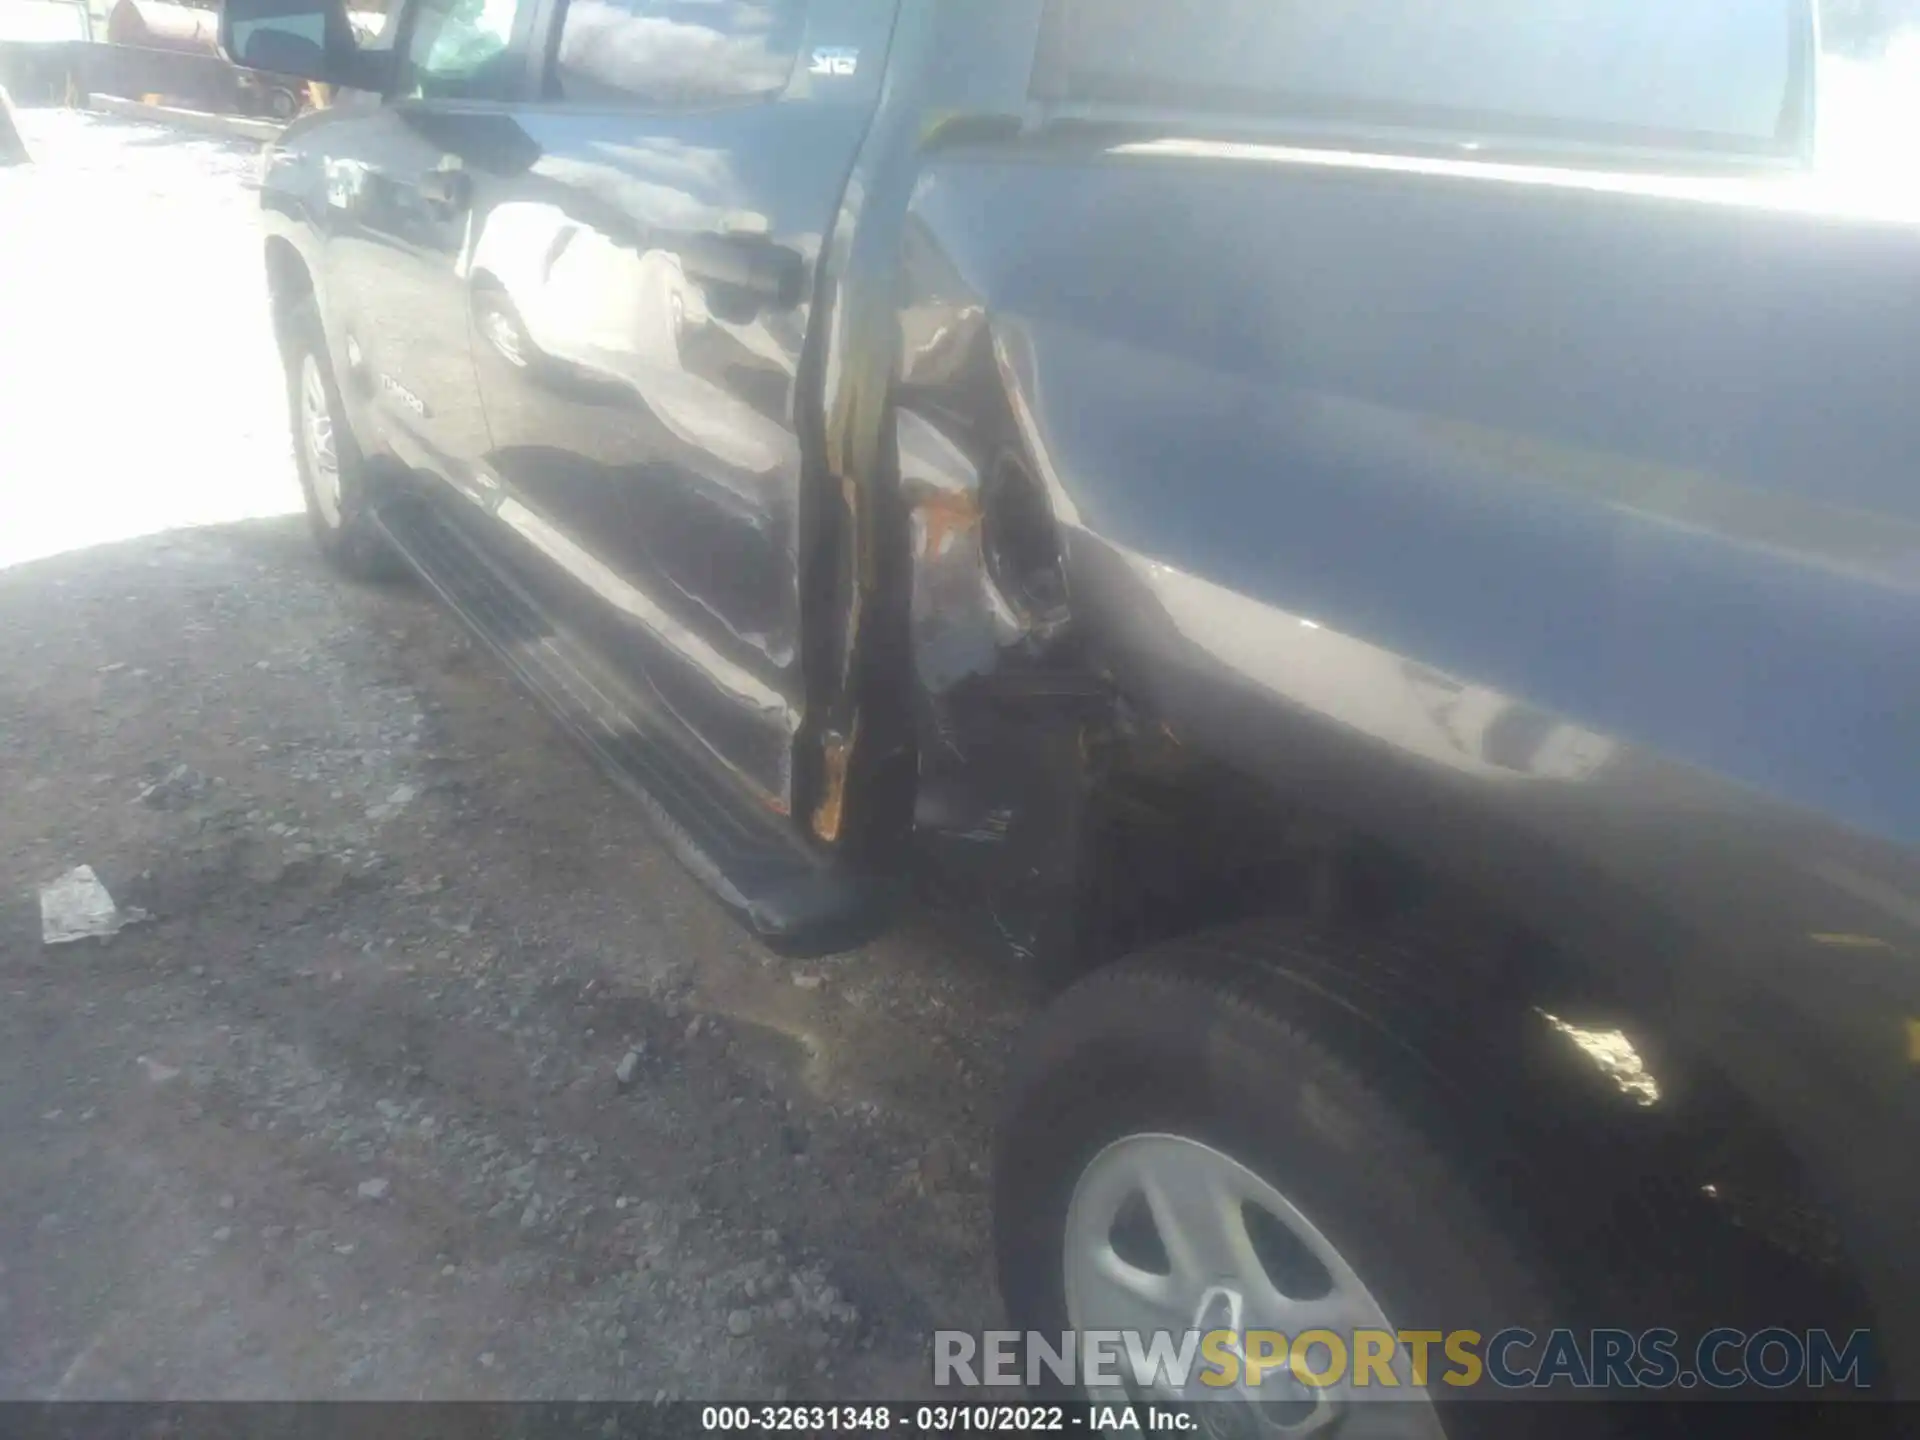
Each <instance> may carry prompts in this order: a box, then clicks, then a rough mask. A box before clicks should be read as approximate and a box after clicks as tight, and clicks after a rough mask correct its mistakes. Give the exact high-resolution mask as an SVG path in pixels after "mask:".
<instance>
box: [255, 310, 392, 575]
mask: <svg viewBox="0 0 1920 1440" xmlns="http://www.w3.org/2000/svg"><path fill="white" fill-rule="evenodd" d="M282 334H283V337H284V341H285V348H284V353H285V358H286V370H287V408H288V413H289V416H290V418H291V421H292V429H293V454H294V463H295V466H296V468H297V469H298V471H299V475H300V490H301V493H302V495H304V496H305V498H306V503H307V523H308V525H309V526H310V527H311V529H312V530H313V538H314V543H315V544H316V545H318V546H319V547H320V553H321V555H323V556H324V557H325V558H326V560H327V562H328V564H330V565H332V566H333V567H334V569H336V570H338V571H339V572H340V573H341V574H343V575H346V576H349V577H351V578H352V579H355V580H391V579H395V578H398V577H399V576H400V575H401V574H403V573H404V569H405V567H404V566H403V564H402V563H401V560H400V558H399V556H398V555H396V554H395V553H394V551H393V548H392V546H391V545H389V544H388V543H387V540H386V537H385V536H384V535H382V534H381V533H380V529H379V526H378V525H377V524H376V523H375V521H374V518H373V502H374V499H375V488H374V478H373V474H372V470H371V467H369V465H368V464H367V461H366V458H365V456H364V455H362V453H361V451H360V447H359V444H358V443H357V442H356V441H355V439H354V436H353V428H352V425H351V423H350V422H349V421H348V419H347V412H346V407H345V405H344V404H343V403H342V402H341V398H340V385H339V382H338V380H337V379H336V378H335V375H334V369H333V360H332V358H331V356H330V355H329V354H328V351H327V341H326V334H325V331H324V330H323V329H322V327H321V324H320V315H319V312H318V311H317V310H316V309H315V308H314V305H313V302H312V301H311V300H304V301H302V302H300V303H299V304H298V305H297V306H295V307H294V308H293V310H292V311H291V312H290V313H289V314H288V316H287V318H286V322H285V326H284V329H283V332H282Z"/></svg>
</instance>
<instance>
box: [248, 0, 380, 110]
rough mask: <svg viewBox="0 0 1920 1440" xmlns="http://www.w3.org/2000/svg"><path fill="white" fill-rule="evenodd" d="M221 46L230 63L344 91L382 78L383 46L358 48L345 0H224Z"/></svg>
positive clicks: (366, 87) (372, 85)
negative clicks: (315, 81)
mask: <svg viewBox="0 0 1920 1440" xmlns="http://www.w3.org/2000/svg"><path fill="white" fill-rule="evenodd" d="M220 48H221V49H222V50H223V51H225V52H226V56H227V58H228V59H229V60H231V61H233V63H234V64H236V65H240V66H244V67H245V68H246V69H249V70H265V71H269V72H271V73H272V74H275V75H292V76H295V77H297V78H299V79H302V80H318V81H320V82H321V83H323V84H327V85H338V86H340V87H341V88H343V89H348V90H379V89H382V88H384V86H385V83H386V69H387V62H389V61H390V60H391V59H392V56H391V53H390V52H386V51H367V50H362V49H361V48H360V47H359V45H358V44H357V43H356V42H355V40H354V34H353V26H352V24H351V23H350V22H349V21H348V19H347V7H346V5H345V3H344V0H225V3H223V4H222V5H221V7H220Z"/></svg>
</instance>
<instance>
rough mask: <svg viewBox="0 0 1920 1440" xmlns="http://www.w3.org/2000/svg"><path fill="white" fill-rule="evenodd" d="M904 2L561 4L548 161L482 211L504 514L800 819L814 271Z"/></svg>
mask: <svg viewBox="0 0 1920 1440" xmlns="http://www.w3.org/2000/svg"><path fill="white" fill-rule="evenodd" d="M893 10H894V0H725V3H720V0H560V3H559V5H558V6H557V8H556V14H555V18H554V20H553V25H554V26H555V27H556V28H557V34H554V35H553V36H552V37H551V39H550V41H549V45H548V49H549V53H550V54H551V56H552V60H551V64H550V66H549V68H548V73H547V74H546V76H545V78H544V86H543V94H544V98H543V100H542V102H541V103H540V104H538V105H535V106H531V107H527V108H526V109H524V110H522V111H521V112H519V118H520V121H521V125H522V127H523V128H524V130H525V132H526V134H527V135H528V136H529V137H530V138H531V139H532V140H533V142H534V144H535V145H536V147H537V149H538V152H539V158H538V160H537V161H535V162H534V164H533V165H532V166H531V168H530V169H529V171H528V172H527V173H526V175H525V176H524V177H523V179H522V181H521V183H519V184H518V185H517V186H515V187H510V188H509V189H508V190H506V191H503V192H502V196H501V201H500V203H499V204H497V205H494V206H491V207H489V208H488V210H487V212H486V213H485V214H484V215H483V216H481V217H480V219H479V222H478V228H477V230H476V233H475V235H474V237H473V245H472V251H471V266H472V285H473V290H474V302H473V303H474V306H475V310H476V315H477V316H478V325H477V339H476V344H475V366H476V370H477V372H478V374H479V377H480V386H481V391H482V394H483V395H484V397H485V404H486V412H487V420H488V428H489V432H490V435H491V437H492V447H491V449H490V450H489V452H488V468H489V470H490V472H491V473H492V474H493V475H494V476H496V477H498V479H499V481H500V483H501V484H502V485H503V486H504V488H505V491H506V493H507V495H508V497H509V503H508V506H507V508H506V509H505V511H504V513H503V518H505V519H506V520H507V522H508V526H509V528H511V529H512V530H513V531H515V532H516V533H517V535H518V539H519V541H520V542H522V545H523V548H524V549H525V551H526V553H527V554H528V555H529V557H530V558H531V561H532V563H534V564H535V565H537V566H539V567H543V568H544V569H545V570H546V572H547V573H548V576H549V578H550V579H552V580H555V581H556V582H557V583H558V584H560V585H561V586H562V587H563V589H565V590H566V591H567V592H568V593H569V594H571V595H572V596H573V597H574V598H575V599H576V600H577V601H578V602H579V603H580V604H582V605H583V607H584V609H585V611H586V612H587V613H590V614H592V615H593V616H594V617H595V619H594V623H593V625H592V627H591V629H592V632H593V635H594V636H595V637H596V639H597V641H598V643H599V645H600V647H601V648H602V649H603V650H604V651H605V652H606V655H607V658H608V659H609V660H611V661H612V662H613V663H614V664H615V665H616V666H617V667H619V668H620V669H622V670H623V671H625V672H626V673H628V674H630V675H632V676H634V677H635V678H636V679H640V680H644V683H645V685H646V687H647V688H648V689H649V690H650V691H651V692H652V694H653V696H654V697H656V698H657V700H658V701H659V702H661V703H662V704H663V705H664V707H665V708H666V709H667V710H668V711H670V712H671V714H672V716H674V717H675V718H677V719H678V721H679V722H681V724H682V725H684V727H685V728H686V729H687V730H688V731H690V732H691V733H692V735H693V736H694V737H696V738H697V739H698V740H699V741H700V742H701V743H702V744H703V745H704V746H705V748H706V749H707V750H708V751H709V752H710V753H711V754H712V755H713V756H714V757H715V758H716V759H717V760H718V761H719V762H721V764H722V765H723V766H724V767H725V769H727V770H728V771H730V772H731V773H732V774H733V776H734V777H735V778H736V779H738V780H740V781H741V782H743V783H744V784H745V786H746V787H747V789H748V790H749V791H750V792H751V793H752V794H753V795H754V796H755V797H757V798H758V799H759V800H760V802H761V803H762V804H763V805H765V806H766V807H768V808H769V809H772V810H775V811H778V812H787V811H788V810H789V809H790V806H791V804H792V798H793V797H792V787H791V772H790V764H791V756H792V750H793V744H794V740H795V735H796V732H797V729H798V727H799V724H800V720H801V716H802V710H803V700H804V691H803V686H802V675H801V664H800V655H801V643H800V641H801V636H800V576H801V553H800V551H801V543H802V533H801V509H802V504H801V502H802V484H803V479H804V475H803V471H804V464H803V456H802V446H801V442H800V430H799V428H798V427H799V426H800V424H801V423H802V415H803V408H804V406H805V404H806V403H807V400H808V398H809V397H808V395H807V394H806V392H805V390H804V389H803V387H801V386H800V385H799V384H798V382H797V376H798V374H799V371H800V367H801V361H802V353H803V349H804V346H805V341H806V336H807V327H808V318H809V315H810V312H811V309H812V304H813V299H814V287H815V276H816V267H817V266H818V264H819V261H820V258H821V252H822V248H823V245H824V243H825V240H826V237H827V236H828V235H829V234H830V233H831V230H832V226H833V223H834V219H835V216H836V213H837V211H838V208H839V205H840V199H841V191H842V187H843V186H844V184H845V182H846V178H847V175H848V173H849V171H850V170H851V169H852V166H853V162H854V158H855V154H856V151H857V150H858V148H859V146H860V144H861V142H862V140H863V139H864V137H865V135H866V131H867V127H868V123H869V121H870V119H871V116H872V112H873V107H874V105H875V103H876V99H877V96H878V92H879V81H880V76H881V72H882V70H883V69H884V65H885V60H886V47H887V43H888V40H889V38H890V36H891V31H892V23H893Z"/></svg>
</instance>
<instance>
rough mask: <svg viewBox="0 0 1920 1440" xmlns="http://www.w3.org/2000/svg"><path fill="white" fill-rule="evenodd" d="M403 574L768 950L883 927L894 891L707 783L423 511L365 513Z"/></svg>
mask: <svg viewBox="0 0 1920 1440" xmlns="http://www.w3.org/2000/svg"><path fill="white" fill-rule="evenodd" d="M376 518H377V520H378V522H379V524H380V528H381V529H382V530H383V531H385V532H386V535H387V537H388V539H390V540H391V541H392V542H393V545H394V548H395V549H397V550H398V551H399V552H400V553H401V555H402V556H404V557H405V559H406V560H407V562H408V563H409V564H410V565H412V566H413V568H414V569H415V570H417V571H418V572H419V573H420V575H421V577H422V578H423V579H424V580H425V581H426V582H427V584H428V585H429V586H431V587H432V588H433V589H434V590H435V591H436V592H438V594H439V595H440V597H441V598H442V599H443V600H445V601H446V602H447V604H448V605H449V606H451V607H452V609H453V611H454V613H455V614H456V615H458V616H459V617H460V618H461V619H462V620H463V621H465V622H466V624H467V625H468V626H469V627H470V628H471V629H472V630H473V632H474V633H475V634H476V635H477V636H479V638H480V639H481V640H483V641H485V642H486V644H487V645H488V647H489V648H490V649H492V650H493V652H494V653H495V654H497V655H498V656H499V657H500V658H501V659H502V660H503V661H505V662H506V665H507V668H508V669H509V670H511V671H512V672H513V675H514V677H515V678H516V679H517V680H518V681H519V682H520V683H521V685H522V686H524V687H525V688H526V689H527V690H528V691H529V692H530V693H531V694H532V695H533V697H534V698H535V699H536V700H538V701H540V703H541V704H543V705H545V706H546V707H547V709H548V710H550V711H552V712H553V714H554V715H555V716H556V717H557V718H558V719H559V720H560V721H561V723H562V724H563V725H565V727H566V728H567V730H568V731H570V732H571V733H572V734H573V735H574V737H575V738H576V739H578V740H580V741H582V742H583V743H584V744H585V745H586V747H587V749H588V751H589V752H591V753H592V755H593V756H594V757H595V758H596V759H597V760H598V761H599V762H600V763H601V765H602V766H603V767H604V768H605V769H606V770H607V772H608V774H609V775H610V776H611V777H612V778H613V779H614V780H615V781H616V782H617V783H618V784H619V785H620V786H621V787H622V788H623V789H625V790H626V791H627V792H628V793H629V794H631V795H632V796H633V797H634V798H635V799H637V800H638V801H639V802H640V804H641V807H642V808H643V809H644V810H645V811H646V813H647V816H648V818H649V819H651V820H652V821H653V823H654V826H655V828H656V829H657V830H658V831H659V834H660V837H661V839H662V840H663V841H665V843H666V845H667V848H668V849H670V850H671V851H673V853H674V854H675V855H676V856H677V857H678V858H679V860H680V861H681V862H682V863H683V864H684V865H686V867H687V868H688V869H689V870H691V871H692V872H693V873H694V875H695V877H696V878H698V879H699V880H700V881H701V882H702V883H704V884H705V885H706V886H707V887H708V889H710V890H712V891H713V893H714V894H715V896H716V897H718V899H719V900H720V902H721V903H722V904H723V905H725V906H726V907H727V909H728V910H730V911H731V912H732V913H733V914H734V916H735V917H736V918H737V919H739V920H740V921H741V922H742V923H744V924H745V925H746V926H747V928H748V929H750V930H751V931H752V932H753V933H754V934H755V935H756V936H758V937H759V938H760V939H761V940H762V941H763V942H765V943H766V944H767V945H768V946H770V947H771V948H773V949H775V950H778V951H780V952H782V953H783V954H788V955H821V954H827V953H830V952H833V951H836V950H846V949H851V948H853V947H854V946H856V945H860V944H863V943H864V942H865V941H867V940H868V939H871V938H872V937H873V936H874V935H875V934H877V933H879V931H880V930H881V929H882V928H884V926H885V923H886V919H887V917H888V915H889V914H890V912H891V910H892V908H893V907H892V905H891V903H890V901H891V900H892V898H893V887H892V886H891V885H889V884H888V883H887V882H885V881H884V880H883V879H881V878H879V877H874V876H867V875H860V874H855V873H853V872H852V871H851V870H850V869H849V868H847V867H845V866H843V865H839V864H836V863H835V862H833V861H832V860H829V859H826V858H824V857H822V856H821V855H820V854H818V853H817V852H815V851H813V850H810V849H809V848H808V847H807V845H806V844H805V842H804V841H802V840H801V839H800V838H799V836H798V835H796V834H795V833H794V832H793V830H792V829H791V827H790V825H789V822H788V821H787V819H786V817H784V816H780V815H774V814H771V813H769V812H767V811H764V810H761V809H759V808H757V807H756V806H755V805H754V804H753V803H752V801H751V800H749V799H748V798H747V797H746V796H745V795H744V794H743V793H742V792H741V790H740V787H739V786H738V785H736V784H734V783H733V782H731V781H729V780H728V779H727V778H726V777H725V776H724V775H722V774H719V773H717V767H716V766H715V764H714V762H712V761H711V760H709V759H707V758H705V757H704V756H702V755H701V754H700V753H699V752H698V751H697V749H696V748H695V747H696V746H697V745H698V742H697V741H696V740H695V739H694V738H693V737H692V736H690V735H688V734H686V732H685V729H684V727H683V726H682V725H681V724H680V722H679V720H678V719H677V718H676V717H674V716H673V715H672V714H671V713H669V712H666V711H664V710H663V709H662V708H661V707H660V706H658V705H657V704H655V703H653V702H652V701H651V700H650V699H649V698H648V697H645V696H642V695H640V694H638V693H636V691H635V688H634V687H633V686H632V685H631V684H629V683H627V682H626V681H624V680H622V679H621V678H620V677H619V676H618V675H616V674H614V673H613V672H612V671H611V670H609V668H608V667H607V666H606V665H605V664H603V663H602V662H601V661H599V660H598V659H597V658H596V657H595V656H593V655H592V654H591V653H590V652H589V650H588V649H587V647H586V646H585V645H583V644H581V643H580V642H579V641H577V640H576V639H574V638H573V637H571V636H570V635H568V633H567V632H566V631H565V629H564V628H562V627H561V626H559V625H557V624H555V623H554V621H553V620H552V619H551V618H549V616H548V615H547V614H546V613H545V612H544V611H543V609H542V608H541V607H540V605H539V604H538V603H537V602H536V601H535V600H533V599H532V597H531V596H529V595H528V593H527V592H526V590H525V589H524V588H523V587H522V586H521V585H520V584H519V583H518V582H517V581H516V580H515V579H514V578H513V577H512V576H511V575H510V574H508V573H507V571H506V570H505V569H504V567H502V566H501V565H500V564H498V563H497V562H496V561H494V560H493V559H492V558H491V557H490V556H488V555H486V554H485V553H484V552H483V551H481V550H480V549H479V548H478V547H477V546H476V545H475V544H474V543H473V542H472V541H471V540H469V539H468V538H467V537H466V536H465V535H463V534H461V533H460V531H459V529H458V528H457V527H455V526H454V525H452V524H450V523H449V522H447V521H446V520H443V519H441V518H440V517H439V516H438V515H436V514H435V513H434V512H433V510H432V509H431V507H430V506H429V505H428V504H427V503H426V502H424V501H421V500H418V499H410V498H400V497H396V498H395V499H393V500H391V501H389V502H388V503H387V504H386V505H383V506H382V507H381V509H380V511H379V513H378V515H377V517H376Z"/></svg>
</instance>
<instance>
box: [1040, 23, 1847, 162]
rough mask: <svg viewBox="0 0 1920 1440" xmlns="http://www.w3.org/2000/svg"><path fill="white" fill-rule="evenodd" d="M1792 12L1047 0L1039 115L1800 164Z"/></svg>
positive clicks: (1798, 71)
mask: <svg viewBox="0 0 1920 1440" xmlns="http://www.w3.org/2000/svg"><path fill="white" fill-rule="evenodd" d="M1808 30H1809V23H1808V14H1807V10H1806V7H1805V6H1804V5H1803V4H1796V3H1794V0H1450V3H1447V4H1444V5H1442V4H1434V3H1431V0H1184V3H1181V4H1172V3H1168V0H1052V4H1051V18H1050V31H1049V35H1048V38H1047V49H1046V53H1045V55H1044V56H1043V57H1042V62H1041V66H1040V71H1039V77H1038V82H1037V85H1036V88H1037V90H1038V91H1039V92H1040V94H1041V95H1042V97H1043V98H1048V99H1056V100H1067V101H1094V102H1106V103H1111V104H1120V105H1165V106H1177V107H1179V108H1182V109H1193V110H1209V111H1230V112H1239V113H1248V114H1255V113H1257V114H1262V115H1275V116H1281V117H1294V118H1302V119H1331V120H1341V121H1359V122H1367V123H1377V124H1396V125H1397V124H1408V125H1437V126H1444V127H1446V128H1448V129H1452V130H1457V129H1461V128H1466V129H1472V130H1475V131H1483V132H1488V133H1492V134H1508V135H1512V134H1521V135H1529V136H1540V135H1545V136H1560V137H1572V138H1581V139H1599V140H1611V141H1627V142H1630V143H1650V144H1663V145H1674V144H1678V145H1681V146H1684V147H1686V148H1697V149H1709V150H1721V151H1726V150H1732V151H1749V152H1784V151H1790V150H1793V149H1796V148H1798V145H1799V142H1800V139H1801V136H1800V130H1801V129H1802V127H1803V126H1804V123H1805V122H1804V119H1803V111H1804V106H1803V105H1802V104H1801V96H1802V89H1801V87H1802V79H1803V76H1804V74H1805V64H1806V60H1807V55H1806V53H1805V52H1806V50H1807V48H1808V47H1807V46H1806V44H1805V40H1806V38H1807V34H1808Z"/></svg>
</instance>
